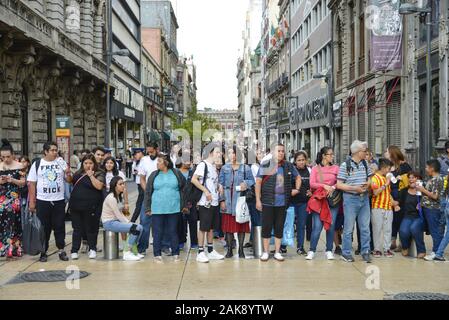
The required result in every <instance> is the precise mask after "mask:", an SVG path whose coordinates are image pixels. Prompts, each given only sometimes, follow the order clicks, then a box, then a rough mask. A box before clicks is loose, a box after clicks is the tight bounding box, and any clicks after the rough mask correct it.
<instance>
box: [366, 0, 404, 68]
mask: <svg viewBox="0 0 449 320" xmlns="http://www.w3.org/2000/svg"><path fill="white" fill-rule="evenodd" d="M370 4H371V5H370V6H369V7H367V9H366V16H367V17H368V19H367V21H366V27H367V28H369V29H370V30H371V50H370V51H371V59H370V60H371V69H372V70H375V71H385V70H396V69H401V67H402V17H401V15H400V14H399V6H400V1H399V0H371V2H370Z"/></svg>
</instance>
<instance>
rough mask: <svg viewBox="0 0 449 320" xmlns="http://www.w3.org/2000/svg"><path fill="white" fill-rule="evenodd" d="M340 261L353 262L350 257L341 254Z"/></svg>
mask: <svg viewBox="0 0 449 320" xmlns="http://www.w3.org/2000/svg"><path fill="white" fill-rule="evenodd" d="M341 259H342V260H343V261H345V262H354V258H353V257H352V255H345V254H342V255H341Z"/></svg>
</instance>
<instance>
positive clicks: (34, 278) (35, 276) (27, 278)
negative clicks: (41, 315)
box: [6, 270, 89, 284]
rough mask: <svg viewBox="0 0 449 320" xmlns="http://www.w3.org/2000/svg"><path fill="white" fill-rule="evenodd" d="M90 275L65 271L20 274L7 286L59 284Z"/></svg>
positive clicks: (82, 272)
mask: <svg viewBox="0 0 449 320" xmlns="http://www.w3.org/2000/svg"><path fill="white" fill-rule="evenodd" d="M88 275H89V273H88V272H86V271H78V272H74V271H67V272H66V271H65V270H50V271H40V272H27V273H19V274H18V275H17V276H15V277H14V278H13V279H11V280H10V281H8V283H6V284H17V283H24V282H57V281H66V280H67V278H68V277H70V280H76V279H82V278H85V277H87V276H88Z"/></svg>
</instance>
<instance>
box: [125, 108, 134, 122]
mask: <svg viewBox="0 0 449 320" xmlns="http://www.w3.org/2000/svg"><path fill="white" fill-rule="evenodd" d="M125 116H126V117H129V118H133V119H134V118H135V117H136V112H135V111H134V110H133V109H130V108H126V107H125Z"/></svg>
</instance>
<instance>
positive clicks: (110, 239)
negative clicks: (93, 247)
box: [103, 230, 119, 260]
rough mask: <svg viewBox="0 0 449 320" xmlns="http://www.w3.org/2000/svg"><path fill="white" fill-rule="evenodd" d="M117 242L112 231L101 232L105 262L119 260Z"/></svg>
mask: <svg viewBox="0 0 449 320" xmlns="http://www.w3.org/2000/svg"><path fill="white" fill-rule="evenodd" d="M118 245H119V240H118V233H117V232H112V231H107V230H104V231H103V248H104V249H103V251H104V258H105V259H106V260H114V259H118V258H119V249H118Z"/></svg>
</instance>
